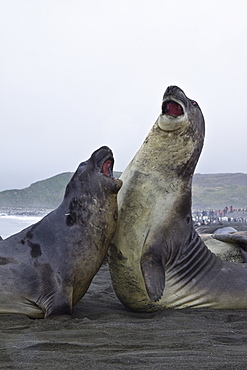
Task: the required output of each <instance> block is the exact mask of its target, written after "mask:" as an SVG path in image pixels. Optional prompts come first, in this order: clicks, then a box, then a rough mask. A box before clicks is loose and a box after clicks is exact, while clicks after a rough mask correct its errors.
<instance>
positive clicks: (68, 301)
mask: <svg viewBox="0 0 247 370" xmlns="http://www.w3.org/2000/svg"><path fill="white" fill-rule="evenodd" d="M72 293H73V290H72V288H70V289H69V288H67V289H66V288H64V289H62V291H59V290H58V291H57V292H55V294H53V295H52V296H51V297H50V299H49V300H48V302H47V305H46V310H45V317H52V316H58V315H71V314H72Z"/></svg>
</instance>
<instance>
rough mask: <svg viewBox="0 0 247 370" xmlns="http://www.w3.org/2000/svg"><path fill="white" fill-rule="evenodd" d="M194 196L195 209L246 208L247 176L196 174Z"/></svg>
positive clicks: (241, 174)
mask: <svg viewBox="0 0 247 370" xmlns="http://www.w3.org/2000/svg"><path fill="white" fill-rule="evenodd" d="M192 194H193V196H192V199H193V208H195V209H202V208H204V209H209V208H211V209H223V208H224V207H225V206H228V207H230V206H231V205H232V206H233V207H234V208H246V207H247V174H244V173H220V174H205V175H202V174H199V173H198V174H195V175H194V178H193V187H192Z"/></svg>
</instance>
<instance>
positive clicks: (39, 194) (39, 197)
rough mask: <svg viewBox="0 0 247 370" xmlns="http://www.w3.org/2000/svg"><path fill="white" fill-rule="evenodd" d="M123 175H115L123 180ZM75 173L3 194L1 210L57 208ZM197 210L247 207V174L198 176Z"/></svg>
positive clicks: (0, 194) (115, 173)
mask: <svg viewBox="0 0 247 370" xmlns="http://www.w3.org/2000/svg"><path fill="white" fill-rule="evenodd" d="M120 175H121V172H114V176H115V177H119V176H120ZM71 176H72V173H70V172H66V173H62V174H59V175H56V176H53V177H51V178H49V179H47V180H42V181H38V182H36V183H34V184H32V185H31V186H29V187H28V188H25V189H21V190H5V191H2V192H0V207H23V208H48V209H52V208H56V207H57V206H58V205H59V204H60V203H61V201H62V199H63V196H64V191H65V187H66V185H67V183H68V182H69V180H70V179H71ZM192 194H193V196H192V199H193V208H195V209H223V208H224V207H225V206H228V207H230V206H231V205H232V206H233V207H234V208H247V174H243V173H227V174H205V175H202V174H195V175H194V178H193V188H192Z"/></svg>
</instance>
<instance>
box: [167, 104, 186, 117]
mask: <svg viewBox="0 0 247 370" xmlns="http://www.w3.org/2000/svg"><path fill="white" fill-rule="evenodd" d="M164 108H165V109H164V112H163V113H164V114H169V116H174V117H177V116H181V115H182V114H183V113H184V112H183V108H182V107H181V105H179V104H178V103H175V102H174V101H168V102H167V103H166V104H165V107H164Z"/></svg>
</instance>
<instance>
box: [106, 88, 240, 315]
mask: <svg viewBox="0 0 247 370" xmlns="http://www.w3.org/2000/svg"><path fill="white" fill-rule="evenodd" d="M203 140H204V118H203V115H202V112H201V110H200V108H199V106H198V104H197V103H196V102H195V101H193V100H190V99H189V98H187V97H186V95H185V94H184V92H183V91H182V90H181V89H180V88H178V87H176V86H170V87H168V88H167V90H166V92H165V94H164V97H163V103H162V113H161V115H160V116H159V117H158V119H157V121H156V123H155V124H154V126H153V127H152V129H151V131H150V132H149V134H148V136H147V138H146V139H145V141H144V143H143V145H142V146H141V148H140V149H139V151H138V152H137V154H136V155H135V157H134V158H133V160H132V161H131V162H130V164H129V165H128V167H127V168H126V170H125V171H124V172H123V174H122V176H121V179H122V180H123V187H122V189H121V190H120V192H119V194H118V205H119V219H118V226H117V230H116V233H115V236H114V238H113V241H112V245H111V246H110V249H109V254H110V259H109V266H110V272H111V277H112V281H113V286H114V289H115V292H116V294H117V296H118V298H119V299H120V301H121V302H122V303H123V304H124V305H125V306H126V307H128V308H129V309H132V310H134V311H143V312H145V311H147V312H151V311H156V310H162V309H164V308H186V307H211V308H225V309H227V308H229V309H232V308H236V309H242V308H247V265H246V264H243V263H233V262H226V261H223V260H222V259H220V258H219V257H217V256H215V255H214V254H213V253H212V252H211V251H210V250H209V249H208V248H207V247H206V245H205V244H204V243H203V241H202V240H201V238H200V237H199V235H198V233H197V232H196V231H195V229H194V225H193V221H192V215H191V185H192V176H193V173H194V170H195V166H196V164H197V161H198V158H199V156H200V153H201V149H202V146H203Z"/></svg>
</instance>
